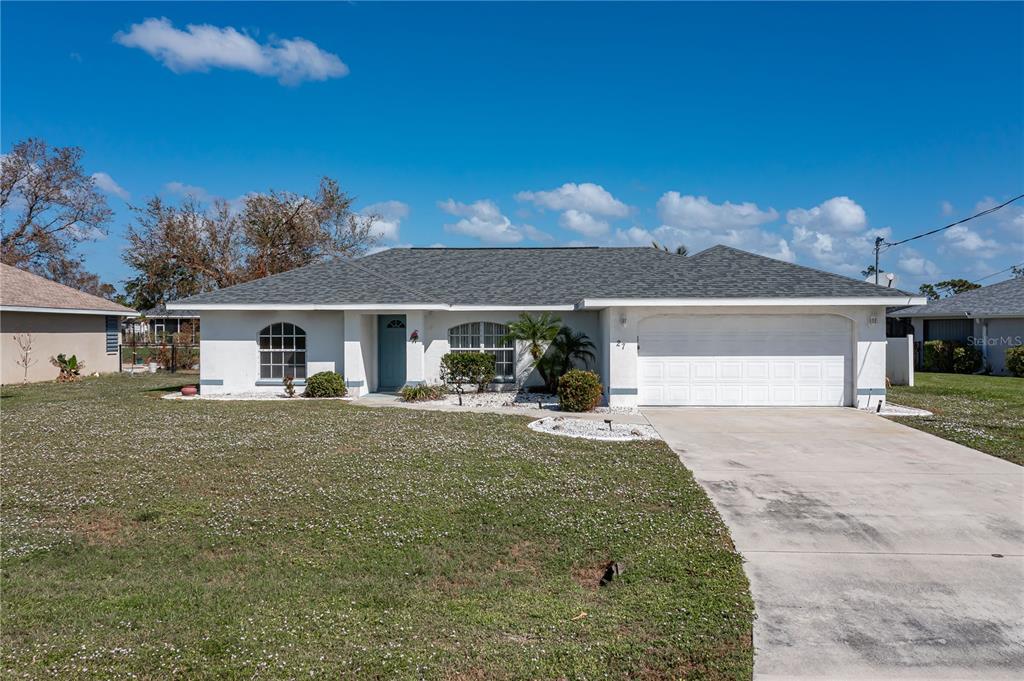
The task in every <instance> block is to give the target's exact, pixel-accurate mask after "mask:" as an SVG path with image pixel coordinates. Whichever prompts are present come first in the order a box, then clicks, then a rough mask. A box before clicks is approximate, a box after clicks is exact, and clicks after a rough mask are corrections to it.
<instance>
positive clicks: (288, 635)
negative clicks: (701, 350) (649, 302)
mask: <svg viewBox="0 0 1024 681" xmlns="http://www.w3.org/2000/svg"><path fill="white" fill-rule="evenodd" d="M183 382H184V381H183V380H182V379H180V378H174V377H167V376H163V375H156V376H149V375H138V376H135V377H127V376H123V377H118V376H115V377H105V378H99V379H86V380H84V381H82V382H81V383H79V384H75V385H57V384H45V385H36V386H28V387H13V388H4V389H3V398H2V400H0V428H2V447H3V456H2V476H3V480H2V492H0V510H2V551H3V556H2V576H3V583H2V601H3V602H2V617H3V620H2V632H0V637H2V666H3V672H4V673H3V676H4V677H5V678H23V677H27V678H53V677H59V678H89V677H93V678H123V677H129V676H134V677H142V678H164V677H170V676H177V677H184V678H191V677H220V678H253V677H258V678H300V677H305V678H310V677H321V676H332V677H347V678H380V679H391V678H428V679H456V678H459V679H483V678H487V679H518V678H616V679H620V678H627V677H633V678H645V679H647V678H649V679H657V678H695V679H748V678H750V676H751V669H752V650H751V641H750V636H751V623H752V617H753V614H752V613H753V606H752V603H751V600H750V596H749V592H748V585H747V581H746V578H745V576H744V574H743V571H742V567H741V560H740V557H739V556H738V555H737V554H736V553H735V552H734V550H733V549H732V544H731V541H730V539H729V536H728V533H727V530H726V528H725V526H724V525H723V523H722V521H721V519H720V518H719V516H718V514H717V513H716V511H715V510H714V508H713V507H712V505H711V503H710V502H709V501H708V499H707V497H706V496H705V495H704V493H703V491H702V490H701V489H700V487H699V486H698V485H697V484H696V483H695V482H694V481H693V478H692V477H691V475H690V473H689V472H688V471H687V470H686V469H685V468H684V467H683V466H681V465H680V464H679V462H678V460H677V459H676V457H675V456H674V455H673V454H672V453H671V451H670V450H669V449H668V448H667V447H666V446H664V445H663V444H661V443H622V444H619V443H615V444H611V443H597V442H586V441H582V440H573V439H569V438H559V437H555V436H548V435H542V434H539V433H534V432H531V431H529V430H528V429H527V428H526V427H525V425H526V422H527V421H526V420H524V419H521V418H516V417H506V416H497V415H486V414H452V413H440V412H420V411H413V410H405V409H401V410H400V409H371V408H362V407H353V406H352V405H348V404H344V403H339V402H336V401H325V402H312V401H308V400H295V401H293V402H284V401H281V402H169V401H167V400H160V399H157V398H158V397H159V395H160V394H161V390H162V389H166V388H168V387H170V386H171V385H174V384H176V383H183ZM613 559H614V560H617V561H619V562H620V563H621V564H622V565H623V566H624V568H625V570H624V572H623V573H622V575H621V576H620V577H618V578H616V579H615V580H614V581H612V583H611V584H610V585H608V586H606V587H598V586H597V582H598V580H599V577H600V574H601V567H602V566H603V564H604V563H605V562H606V561H608V560H613Z"/></svg>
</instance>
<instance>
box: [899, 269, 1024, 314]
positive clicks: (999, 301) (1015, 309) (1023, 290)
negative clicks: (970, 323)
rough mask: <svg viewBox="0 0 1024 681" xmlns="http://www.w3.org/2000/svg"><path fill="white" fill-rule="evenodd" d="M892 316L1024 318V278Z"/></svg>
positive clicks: (912, 308) (977, 289) (903, 310)
mask: <svg viewBox="0 0 1024 681" xmlns="http://www.w3.org/2000/svg"><path fill="white" fill-rule="evenodd" d="M889 316H890V317H967V316H969V317H1024V277H1015V278H1014V279H1007V280H1006V281H1001V282H999V283H998V284H992V285H990V286H983V287H982V288H976V289H974V290H973V291H964V292H963V293H960V294H957V295H955V296H950V297H949V298H943V299H942V300H934V301H932V302H930V303H928V305H916V306H914V307H905V308H902V309H900V310H894V311H893V312H890V313H889Z"/></svg>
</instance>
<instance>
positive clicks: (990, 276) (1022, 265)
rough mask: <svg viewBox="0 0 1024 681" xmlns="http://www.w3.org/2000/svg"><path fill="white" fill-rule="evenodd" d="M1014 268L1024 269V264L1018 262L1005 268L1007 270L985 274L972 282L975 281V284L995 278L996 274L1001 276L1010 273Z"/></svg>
mask: <svg viewBox="0 0 1024 681" xmlns="http://www.w3.org/2000/svg"><path fill="white" fill-rule="evenodd" d="M1014 267H1024V262H1019V263H1017V264H1016V265H1010V266H1009V267H1007V268H1006V269H1005V270H999V271H998V272H993V273H992V274H986V275H985V276H984V277H982V278H981V279H975V280H974V281H976V282H977V281H985V280H986V279H991V278H992V277H994V276H996V275H997V274H1002V273H1003V272H1009V271H1010V270H1012V269H1013V268H1014Z"/></svg>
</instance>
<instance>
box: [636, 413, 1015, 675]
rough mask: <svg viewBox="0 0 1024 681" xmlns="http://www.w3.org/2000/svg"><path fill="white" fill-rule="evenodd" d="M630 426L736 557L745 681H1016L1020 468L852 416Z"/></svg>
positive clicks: (663, 418) (752, 416)
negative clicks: (751, 607) (653, 443)
mask: <svg viewBox="0 0 1024 681" xmlns="http://www.w3.org/2000/svg"><path fill="white" fill-rule="evenodd" d="M644 414H645V415H646V416H647V418H648V420H649V421H650V423H651V424H652V425H653V426H654V427H655V428H657V430H658V431H659V432H660V433H661V435H662V436H663V437H664V438H665V440H666V442H667V443H668V444H669V445H670V446H671V447H672V448H673V449H674V450H675V451H676V452H677V453H678V454H679V456H680V458H681V459H682V461H683V463H684V464H685V465H686V466H687V467H688V468H690V469H691V470H692V471H693V472H694V475H695V476H696V478H697V480H698V481H699V482H700V483H701V484H702V485H703V486H704V488H705V489H706V490H707V491H708V493H709V494H710V496H711V498H712V500H713V501H714V502H715V505H716V506H717V507H718V509H719V511H720V512H721V514H722V516H723V518H724V519H725V521H726V523H727V524H728V525H729V527H730V529H731V531H732V536H733V539H734V540H735V542H736V547H737V548H738V550H739V551H740V552H741V553H742V554H743V556H744V558H745V560H746V563H745V569H746V571H747V575H748V577H749V578H750V583H751V589H752V592H753V595H754V601H755V604H756V608H757V615H758V619H757V620H756V622H755V625H754V648H755V651H756V652H755V658H754V673H755V678H758V679H812V678H813V679H1004V678H1005V679H1011V678H1012V679H1021V678H1024V468H1021V467H1019V466H1015V465H1014V464H1011V463H1009V462H1006V461H1002V460H1000V459H997V458H995V457H992V456H988V455H987V454H983V453H981V452H978V451H975V450H973V449H968V448H966V447H962V446H960V445H957V444H954V443H952V442H948V441H946V440H942V439H940V438H937V437H934V436H931V435H928V434H927V433H923V432H920V431H917V430H914V429H912V428H908V427H906V426H902V425H899V424H896V423H893V422H891V421H887V420H886V419H883V418H881V417H878V416H875V415H873V414H868V413H864V412H859V411H856V410H853V409H832V408H806V409H800V408H773V409H756V408H749V409H747V408H731V409H719V408H655V409H645V410H644ZM993 554H1000V555H1001V556H1002V557H994V556H993Z"/></svg>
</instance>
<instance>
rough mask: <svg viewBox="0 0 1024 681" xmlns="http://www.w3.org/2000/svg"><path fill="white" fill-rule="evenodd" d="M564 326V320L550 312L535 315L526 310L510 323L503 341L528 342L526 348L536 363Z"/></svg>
mask: <svg viewBox="0 0 1024 681" xmlns="http://www.w3.org/2000/svg"><path fill="white" fill-rule="evenodd" d="M561 327H562V320H561V319H560V318H558V317H556V316H555V315H553V314H551V313H550V312H542V313H540V315H538V316H537V317H534V316H532V315H530V314H527V313H526V312H520V313H519V319H517V320H516V321H514V322H509V323H508V333H507V334H505V337H504V338H502V341H503V342H508V341H521V342H523V343H526V349H527V351H528V352H529V353H530V357H532V358H533V363H534V364H535V365H536V363H537V362H538V361H540V358H541V357H543V356H544V351H545V350H547V346H548V344H550V343H551V341H553V340H555V336H557V335H558V330H559V329H560V328H561Z"/></svg>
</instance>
